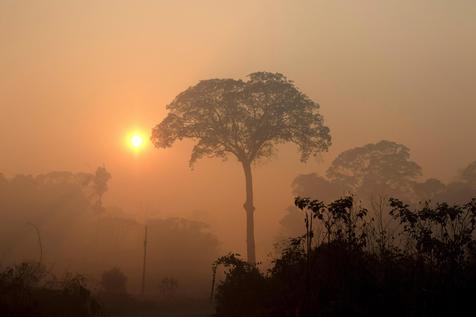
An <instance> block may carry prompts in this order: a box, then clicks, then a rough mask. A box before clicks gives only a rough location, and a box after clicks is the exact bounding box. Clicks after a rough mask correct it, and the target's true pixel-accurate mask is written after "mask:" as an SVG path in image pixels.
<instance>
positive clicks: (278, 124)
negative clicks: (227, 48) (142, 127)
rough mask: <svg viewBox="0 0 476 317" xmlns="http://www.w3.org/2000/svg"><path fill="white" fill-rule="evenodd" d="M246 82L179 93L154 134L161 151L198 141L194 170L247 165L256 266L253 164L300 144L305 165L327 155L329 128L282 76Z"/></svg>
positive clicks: (250, 255) (256, 76) (250, 247)
mask: <svg viewBox="0 0 476 317" xmlns="http://www.w3.org/2000/svg"><path fill="white" fill-rule="evenodd" d="M248 78H249V79H248V80H247V81H243V80H234V79H210V80H203V81H200V82H199V83H198V84H197V85H195V86H193V87H190V88H188V89H187V90H185V91H184V92H182V93H180V94H179V95H178V96H177V97H176V98H175V99H174V101H172V102H171V103H170V104H169V105H167V110H168V111H169V113H168V114H167V117H166V118H165V119H164V120H163V121H162V122H161V123H159V124H158V125H157V126H156V127H155V128H154V129H153V130H152V136H151V140H152V143H153V144H154V145H155V146H156V147H157V148H167V147H170V146H172V144H173V143H174V142H175V141H177V140H182V139H184V138H190V139H193V140H194V141H196V144H195V146H194V148H193V150H192V155H191V158H190V166H193V164H194V163H195V162H196V161H197V160H198V159H200V158H202V157H220V158H223V159H226V158H227V156H228V155H230V154H231V155H233V156H234V157H235V158H236V159H237V160H238V161H239V162H240V163H241V164H242V166H243V171H244V174H245V183H246V201H245V203H244V205H243V207H244V208H245V210H246V217H247V221H246V231H247V232H246V233H247V235H246V241H247V260H248V261H249V262H250V263H255V262H256V254H255V253H256V252H255V241H254V240H255V239H254V210H255V207H254V205H253V204H254V203H253V200H254V198H253V179H252V170H251V165H252V163H254V162H256V161H257V160H260V159H264V158H268V157H270V156H271V155H272V153H273V152H274V151H275V149H276V146H277V145H278V144H281V143H293V144H295V145H297V147H298V150H299V152H300V153H301V161H303V162H304V161H307V160H308V159H309V158H310V157H311V156H317V155H318V154H319V153H321V152H323V151H327V149H328V148H329V146H330V145H331V137H330V134H329V128H328V127H326V126H325V125H324V120H323V117H322V116H321V115H320V113H319V104H317V103H316V102H314V101H313V100H311V99H310V98H309V97H308V96H306V95H305V94H304V93H302V92H301V91H300V90H299V89H298V88H297V87H296V86H295V85H294V83H293V82H292V81H290V80H288V79H287V78H286V77H285V76H284V75H282V74H279V73H268V72H257V73H252V74H250V75H249V76H248Z"/></svg>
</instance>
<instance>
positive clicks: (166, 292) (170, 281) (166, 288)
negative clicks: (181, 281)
mask: <svg viewBox="0 0 476 317" xmlns="http://www.w3.org/2000/svg"><path fill="white" fill-rule="evenodd" d="M177 288H178V281H177V280H176V279H174V278H171V277H166V278H163V279H162V280H161V281H160V283H159V293H160V295H161V297H162V298H164V299H166V300H171V299H173V298H174V296H175V293H176V292H177Z"/></svg>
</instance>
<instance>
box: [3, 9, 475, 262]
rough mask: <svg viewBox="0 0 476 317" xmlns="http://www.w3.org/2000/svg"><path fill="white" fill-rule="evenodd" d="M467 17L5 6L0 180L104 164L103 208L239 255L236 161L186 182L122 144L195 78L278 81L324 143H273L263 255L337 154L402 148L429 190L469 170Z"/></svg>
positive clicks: (455, 12)
mask: <svg viewBox="0 0 476 317" xmlns="http://www.w3.org/2000/svg"><path fill="white" fill-rule="evenodd" d="M475 17H476V1H473V0H457V1H445V0H428V1H422V0H420V1H419V0H408V1H402V0H398V1H378V0H375V1H277V0H273V1H223V0H222V1H160V0H157V1H152V0H149V1H146V0H134V1H118V0H114V1H113V0H111V1H100V0H95V1H92V0H91V1H86V0H83V1H79V0H78V1H68V0H51V1H49V0H44V1H39V0H38V1H22V0H16V1H15V0H2V1H1V2H0V110H1V115H0V153H1V154H0V172H2V173H4V174H6V175H14V174H16V173H27V174H29V173H33V174H36V173H43V172H48V171H51V170H72V171H93V170H94V169H95V168H96V167H97V166H98V165H102V164H104V165H105V166H106V167H107V168H108V169H109V170H110V171H111V173H112V175H113V179H112V181H111V186H110V191H109V193H108V194H107V196H106V202H107V204H109V205H120V206H123V207H124V208H126V209H127V210H128V211H129V212H131V213H135V214H141V213H144V212H146V213H148V214H155V213H157V212H158V213H159V214H161V215H187V216H190V217H195V218H197V219H203V220H206V221H207V222H210V223H211V224H212V225H213V226H214V229H215V231H216V232H217V233H218V234H219V235H220V238H221V240H222V241H223V242H224V245H225V248H227V249H236V250H238V251H240V250H242V249H243V247H244V219H245V218H244V212H243V210H242V204H243V201H244V192H243V191H244V181H243V175H242V171H241V169H240V168H241V167H240V166H239V165H238V164H237V163H236V162H235V161H234V160H232V159H231V160H229V161H228V162H225V163H221V162H220V161H217V160H203V161H200V162H198V164H197V165H196V167H195V170H194V171H191V170H190V169H189V168H188V159H189V157H190V151H191V143H190V142H184V143H181V144H177V146H174V147H173V148H171V149H168V150H160V151H158V150H154V149H152V148H149V149H146V150H145V151H144V152H143V153H142V154H141V155H132V153H131V152H130V151H128V150H127V149H126V148H125V147H124V136H125V135H126V134H127V133H128V132H129V131H130V130H132V129H142V130H144V131H145V132H146V133H148V131H149V130H150V129H151V128H152V127H153V126H154V125H155V124H156V123H158V122H160V121H161V119H162V118H163V117H164V116H165V114H166V112H165V105H166V104H167V103H168V102H170V101H171V100H172V99H173V98H174V97H175V96H176V95H177V94H178V93H180V92H181V91H183V90H184V89H186V88H187V87H189V86H191V85H193V84H195V83H197V81H198V80H200V79H208V78H223V77H231V78H244V77H245V76H246V75H247V74H249V73H251V72H255V71H261V70H263V71H272V72H281V73H283V74H285V75H286V76H287V77H288V78H290V79H292V80H294V81H295V82H296V85H297V86H298V87H299V88H300V89H301V90H302V91H304V92H305V93H306V94H308V95H309V96H310V97H311V98H313V99H314V100H316V101H318V102H319V103H320V104H321V111H322V114H323V115H324V117H325V120H326V123H327V125H328V126H329V127H330V129H331V134H332V137H333V146H332V147H331V149H330V152H329V153H327V154H324V155H323V156H322V158H321V159H320V160H319V161H314V162H310V163H308V164H301V163H299V160H298V154H297V153H296V151H295V148H294V147H292V146H284V147H282V149H281V151H280V152H279V153H278V155H277V156H276V157H275V158H274V159H273V160H272V161H270V162H267V163H266V164H261V165H259V166H257V168H256V169H255V187H256V207H257V213H256V223H257V224H256V225H257V228H256V232H257V246H258V252H259V253H261V254H263V253H265V252H266V251H267V250H268V247H269V245H270V244H271V241H272V240H273V238H274V235H275V231H276V228H277V227H278V225H277V221H278V219H279V218H280V217H281V216H282V215H283V213H284V208H285V207H286V206H287V205H289V204H290V203H291V202H292V195H291V193H290V183H291V182H292V180H293V178H294V177H295V176H296V175H297V174H299V173H305V172H313V171H317V172H320V173H322V172H323V171H324V170H325V168H326V167H327V166H328V164H329V163H330V162H331V160H332V159H333V158H334V157H335V155H336V154H338V153H340V152H341V151H343V150H345V149H348V148H350V147H353V146H357V145H363V144H366V143H370V142H376V141H378V140H380V139H389V140H393V141H396V142H399V143H403V144H405V145H407V146H408V147H410V149H411V153H412V157H413V159H414V160H416V161H417V162H418V163H419V164H420V165H422V167H423V171H424V174H425V177H430V176H431V177H438V178H441V179H442V180H444V181H449V180H451V179H453V178H454V177H455V176H456V174H457V173H458V170H459V169H461V168H462V167H464V166H465V165H467V164H468V163H469V162H471V161H473V160H475V159H476V146H475V142H474V138H475V136H476V124H475V119H476V89H475V83H476V36H475V35H476V18H475ZM270 184H272V186H271V185H270ZM265 228H266V229H267V230H264V229H265Z"/></svg>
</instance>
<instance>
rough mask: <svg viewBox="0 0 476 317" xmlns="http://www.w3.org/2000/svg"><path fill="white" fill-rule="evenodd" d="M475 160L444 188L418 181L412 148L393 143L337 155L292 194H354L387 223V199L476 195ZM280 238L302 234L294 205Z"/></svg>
mask: <svg viewBox="0 0 476 317" xmlns="http://www.w3.org/2000/svg"><path fill="white" fill-rule="evenodd" d="M475 166H476V162H473V163H471V164H469V165H468V166H467V167H466V168H464V169H463V170H462V172H461V173H459V175H458V177H457V178H456V179H455V180H454V181H452V182H450V183H448V184H445V183H443V182H442V181H440V180H438V179H436V178H428V179H426V180H424V181H419V180H418V177H419V176H420V175H421V174H422V168H421V167H420V165H419V164H418V163H416V162H414V161H413V160H412V159H411V157H410V149H409V148H408V147H406V146H405V145H402V144H398V143H396V142H393V141H387V140H382V141H379V142H377V143H375V144H367V145H364V146H360V147H355V148H352V149H349V150H346V151H343V152H342V153H340V154H339V155H338V156H337V157H336V159H334V160H333V161H332V163H331V165H330V167H329V168H328V169H327V171H326V177H323V176H320V175H318V174H317V173H310V174H304V175H298V176H297V177H296V178H295V179H294V181H293V183H292V188H293V193H294V194H295V195H297V196H301V197H320V199H322V200H323V201H332V200H335V199H338V198H339V197H341V196H342V195H353V196H354V197H355V198H357V200H358V201H359V202H360V203H361V204H362V205H363V206H364V207H366V208H367V209H368V210H369V212H370V214H371V216H372V217H374V218H375V219H376V220H377V218H378V220H379V221H381V225H382V226H386V225H385V224H386V223H388V222H389V220H390V218H391V217H390V215H389V205H388V204H387V202H388V199H389V198H390V197H399V199H401V200H402V201H404V202H405V203H408V204H410V205H411V206H417V205H418V203H420V202H424V201H429V200H431V201H445V202H448V203H449V204H463V203H465V202H467V201H469V200H471V198H473V197H476V173H475V172H474V170H475ZM280 223H281V226H282V233H281V235H284V236H294V235H296V234H297V233H298V232H300V231H301V223H302V220H301V217H300V215H299V212H298V210H297V208H296V207H295V206H290V207H288V208H287V213H286V215H285V216H284V217H283V218H282V219H281V221H280Z"/></svg>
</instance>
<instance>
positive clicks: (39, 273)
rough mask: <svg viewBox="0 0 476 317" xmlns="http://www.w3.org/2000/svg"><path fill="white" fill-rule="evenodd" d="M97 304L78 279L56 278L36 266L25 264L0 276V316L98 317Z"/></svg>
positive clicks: (100, 311)
mask: <svg viewBox="0 0 476 317" xmlns="http://www.w3.org/2000/svg"><path fill="white" fill-rule="evenodd" d="M101 313H102V310H101V307H100V305H99V303H98V301H97V300H96V299H95V298H94V297H93V295H92V293H91V291H90V290H89V289H88V286H87V284H86V279H85V278H84V277H83V276H81V275H77V274H76V275H74V274H65V275H64V276H63V277H62V278H57V277H56V276H54V275H53V274H52V273H50V272H48V271H47V270H46V268H45V267H44V266H43V265H41V264H40V263H37V262H24V263H20V264H17V265H14V266H9V267H6V268H4V269H3V270H2V271H1V272H0V315H1V316H5V317H17V316H18V317H20V316H21V317H29V316H45V317H46V316H58V317H60V316H78V317H79V316H100V315H101Z"/></svg>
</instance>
